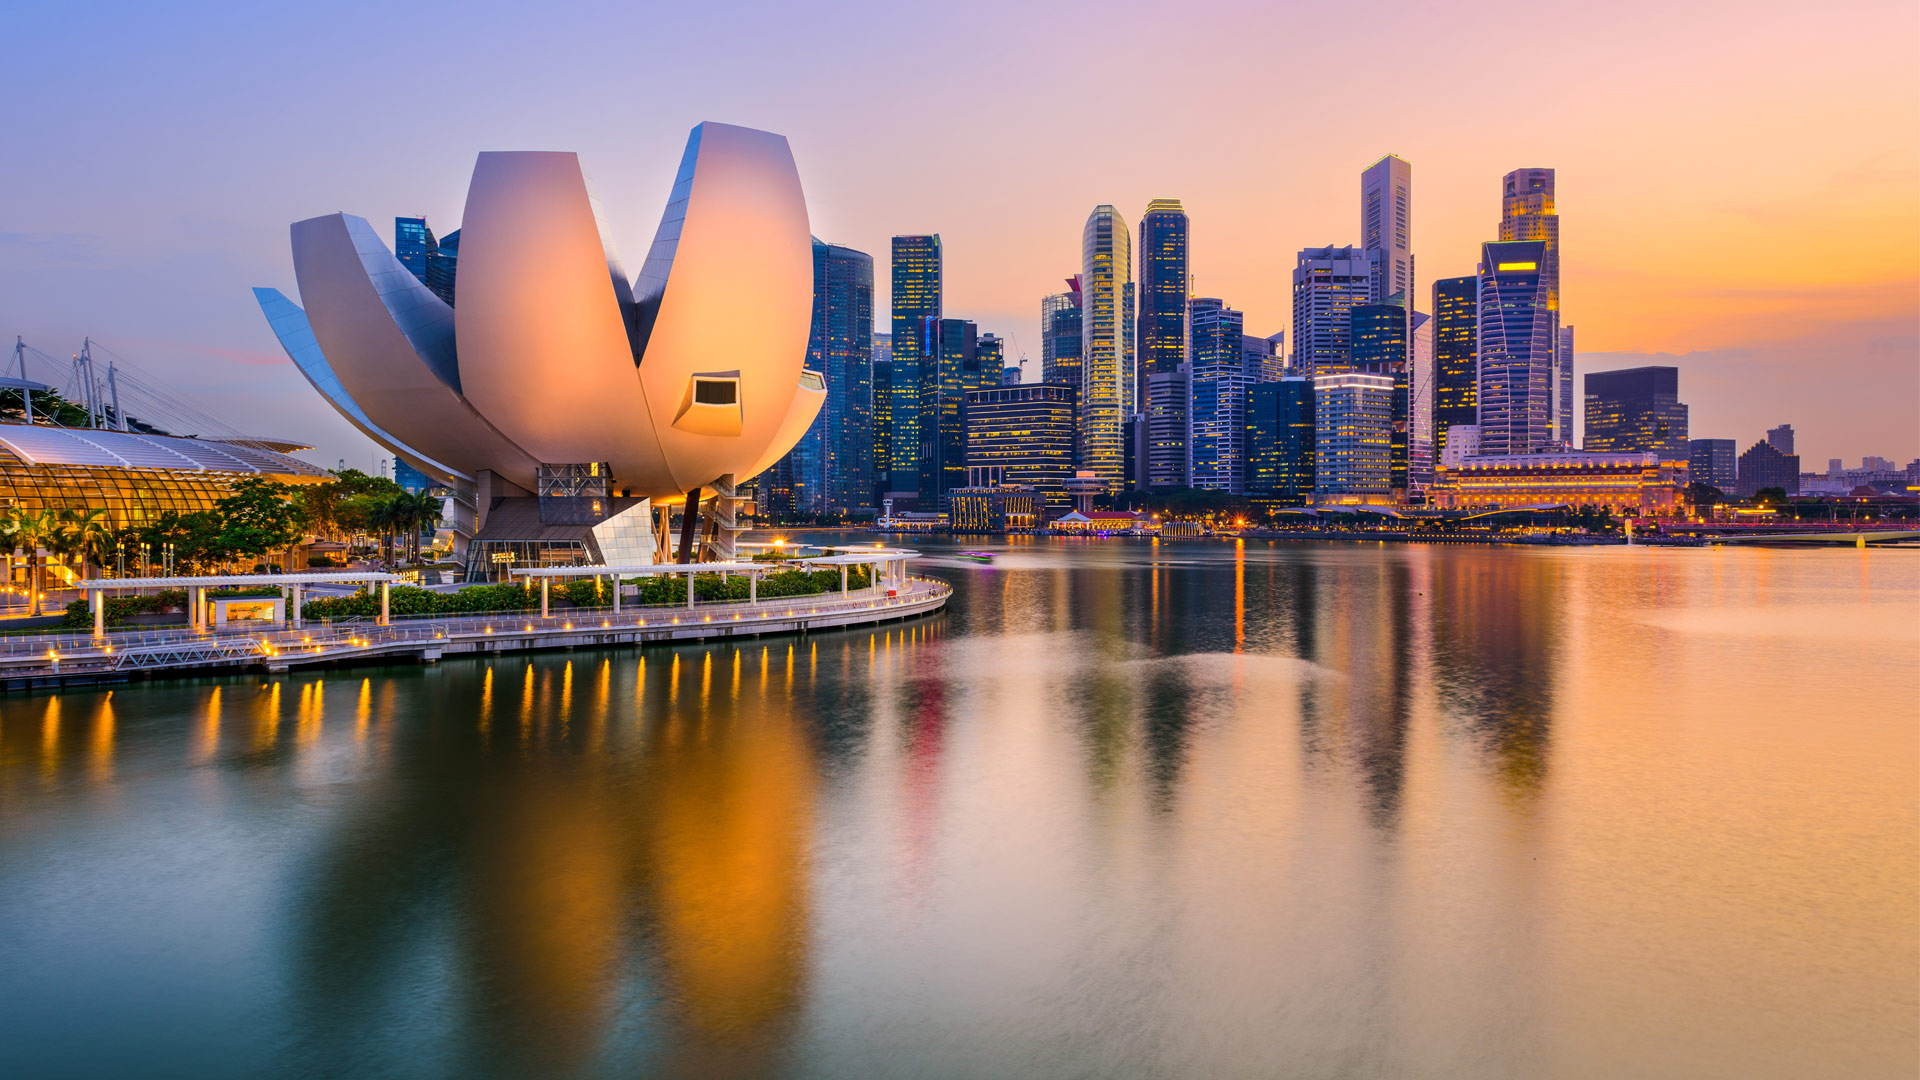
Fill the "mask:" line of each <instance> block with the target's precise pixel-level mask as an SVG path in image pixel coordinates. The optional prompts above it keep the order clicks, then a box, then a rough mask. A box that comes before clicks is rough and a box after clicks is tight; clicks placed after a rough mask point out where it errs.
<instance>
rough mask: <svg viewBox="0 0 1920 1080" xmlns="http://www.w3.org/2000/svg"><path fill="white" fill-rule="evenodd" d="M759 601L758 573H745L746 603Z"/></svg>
mask: <svg viewBox="0 0 1920 1080" xmlns="http://www.w3.org/2000/svg"><path fill="white" fill-rule="evenodd" d="M759 602H760V575H759V574H758V573H757V572H756V573H752V574H748V575H747V603H749V604H757V603H759Z"/></svg>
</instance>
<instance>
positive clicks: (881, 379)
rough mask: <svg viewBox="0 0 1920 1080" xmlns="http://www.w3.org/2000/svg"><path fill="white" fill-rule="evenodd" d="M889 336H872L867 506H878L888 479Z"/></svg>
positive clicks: (890, 415) (877, 333)
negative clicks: (870, 503) (868, 495)
mask: <svg viewBox="0 0 1920 1080" xmlns="http://www.w3.org/2000/svg"><path fill="white" fill-rule="evenodd" d="M892 395H893V335H892V334H891V333H881V332H880V331H877V330H876V331H874V334H873V444H872V446H871V447H869V449H868V459H869V460H868V464H867V472H868V476H869V485H870V487H869V490H870V491H871V492H872V495H871V497H870V498H871V502H872V505H874V506H879V505H880V500H881V498H882V497H884V495H885V493H886V488H887V484H888V482H889V480H890V479H891V476H890V475H889V473H888V472H887V466H888V463H889V462H891V461H892V460H893V445H892V444H893V439H892V430H893V429H892V423H891V421H892V418H893V408H892V400H893V397H892Z"/></svg>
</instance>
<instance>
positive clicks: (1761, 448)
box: [1738, 439, 1800, 497]
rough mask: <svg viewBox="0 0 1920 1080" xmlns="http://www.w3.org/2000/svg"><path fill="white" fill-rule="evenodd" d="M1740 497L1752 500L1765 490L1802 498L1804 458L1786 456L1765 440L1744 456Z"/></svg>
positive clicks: (1741, 458) (1791, 455) (1741, 463)
mask: <svg viewBox="0 0 1920 1080" xmlns="http://www.w3.org/2000/svg"><path fill="white" fill-rule="evenodd" d="M1738 484H1739V488H1740V494H1741V495H1743V496H1747V497H1751V496H1752V495H1753V494H1754V493H1755V492H1757V491H1759V490H1760V489H1761V488H1770V487H1777V488H1780V489H1782V490H1784V491H1785V492H1786V493H1787V494H1789V495H1798V494H1800V455H1798V454H1783V453H1781V452H1780V451H1779V450H1778V449H1776V448H1775V447H1774V445H1773V444H1772V443H1770V442H1767V441H1766V440H1765V439H1762V440H1761V441H1759V442H1757V443H1754V444H1753V445H1752V446H1751V447H1748V448H1747V452H1746V453H1744V454H1741V455H1740V478H1739V481H1738Z"/></svg>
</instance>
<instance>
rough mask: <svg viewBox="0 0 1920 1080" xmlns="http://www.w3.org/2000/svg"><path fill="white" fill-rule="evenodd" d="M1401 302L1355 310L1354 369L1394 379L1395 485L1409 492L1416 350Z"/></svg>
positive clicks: (1396, 296)
mask: <svg viewBox="0 0 1920 1080" xmlns="http://www.w3.org/2000/svg"><path fill="white" fill-rule="evenodd" d="M1399 300H1400V297H1399V294H1397V293H1396V294H1395V300H1394V302H1392V303H1384V304H1362V305H1360V306H1359V307H1356V308H1354V309H1353V370H1355V371H1364V372H1366V373H1368V374H1370V375H1385V376H1387V377H1388V378H1390V379H1392V380H1393V450H1392V456H1391V461H1392V486H1393V489H1394V490H1395V491H1406V490H1407V452H1408V432H1409V426H1410V425H1409V423H1408V420H1409V415H1410V407H1411V404H1412V394H1411V385H1410V378H1411V371H1410V364H1409V363H1408V361H1409V358H1410V355H1411V352H1412V349H1411V342H1410V341H1409V340H1408V338H1409V333H1408V331H1409V330H1410V326H1409V317H1408V313H1407V308H1406V305H1405V304H1403V303H1401V302H1399Z"/></svg>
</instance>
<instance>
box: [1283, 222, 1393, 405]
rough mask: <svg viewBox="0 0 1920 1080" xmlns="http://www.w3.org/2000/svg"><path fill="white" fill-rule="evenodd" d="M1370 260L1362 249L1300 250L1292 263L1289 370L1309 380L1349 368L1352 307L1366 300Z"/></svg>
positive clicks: (1369, 288) (1370, 281)
mask: <svg viewBox="0 0 1920 1080" xmlns="http://www.w3.org/2000/svg"><path fill="white" fill-rule="evenodd" d="M1371 266H1372V260H1371V259H1369V258H1368V257H1367V253H1366V251H1365V250H1364V249H1362V248H1357V247H1352V246H1348V247H1321V248H1306V249H1304V250H1302V251H1301V252H1300V255H1299V257H1298V259H1297V260H1296V261H1295V263H1294V267H1293V365H1292V367H1293V372H1294V374H1296V375H1303V376H1307V377H1309V378H1311V377H1313V376H1316V375H1330V374H1336V373H1339V372H1342V371H1351V370H1352V369H1353V348H1352V340H1351V336H1350V335H1351V333H1352V330H1353V309H1354V308H1356V307H1359V306H1360V305H1361V304H1365V303H1367V302H1369V300H1370V299H1371V296H1372V289H1373V272H1372V269H1371Z"/></svg>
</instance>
